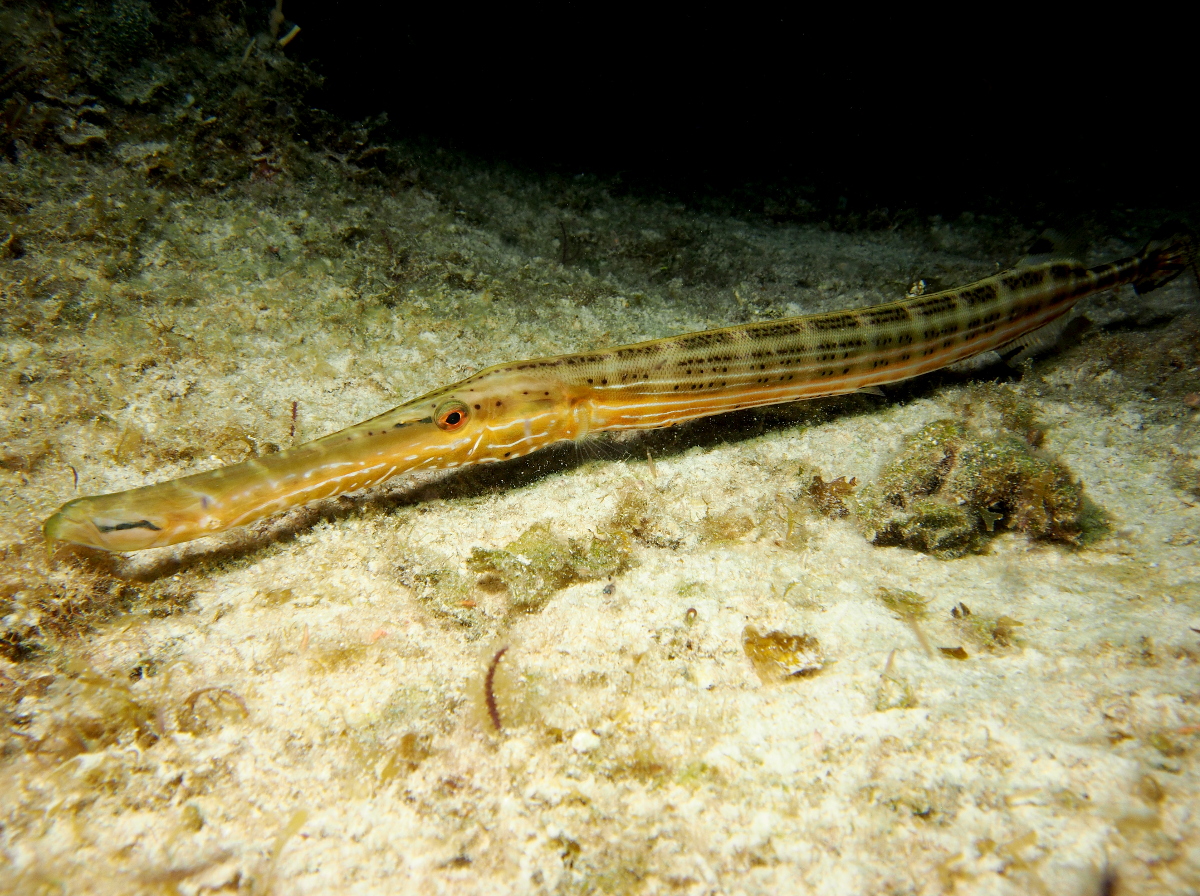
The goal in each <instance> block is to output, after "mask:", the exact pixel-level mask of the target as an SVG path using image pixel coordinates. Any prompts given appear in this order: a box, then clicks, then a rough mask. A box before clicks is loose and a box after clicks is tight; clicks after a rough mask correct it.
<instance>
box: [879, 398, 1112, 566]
mask: <svg viewBox="0 0 1200 896" xmlns="http://www.w3.org/2000/svg"><path fill="white" fill-rule="evenodd" d="M1089 512H1090V508H1089V506H1088V504H1087V502H1086V501H1085V499H1084V496H1083V490H1082V487H1081V486H1080V484H1079V483H1078V482H1076V480H1075V478H1074V477H1073V476H1072V475H1071V472H1070V471H1069V470H1068V469H1067V468H1066V467H1065V466H1064V465H1063V464H1062V463H1060V462H1059V461H1056V460H1053V459H1051V458H1048V457H1046V456H1044V455H1042V454H1041V453H1039V452H1037V451H1036V450H1035V449H1034V448H1033V447H1031V446H1030V445H1029V443H1028V442H1026V441H1024V440H1022V439H1020V438H1017V437H1016V436H1013V435H1010V434H1008V433H1002V434H999V435H996V436H984V435H983V434H981V433H979V432H977V431H975V430H973V429H971V428H970V427H968V426H966V425H964V424H962V423H959V422H958V421H955V420H937V421H935V422H933V423H930V424H929V425H927V426H925V427H923V428H922V429H920V430H919V431H918V432H917V433H916V434H914V435H913V436H912V437H910V438H909V440H908V442H907V443H906V444H905V446H904V449H903V450H902V451H901V452H900V455H899V456H898V457H897V458H896V459H895V460H893V461H892V462H891V463H890V464H888V466H887V467H886V468H885V469H884V471H883V473H882V474H881V475H880V477H879V478H878V479H877V480H876V481H875V482H874V483H872V484H871V485H870V486H868V487H867V488H865V489H864V490H863V492H862V496H861V499H860V501H859V508H858V521H859V525H860V527H861V528H862V530H863V532H864V534H865V535H866V536H867V537H868V538H869V539H871V541H873V542H874V543H875V544H877V545H903V546H904V547H908V548H912V549H913V550H918V551H923V552H925V553H929V554H933V555H934V556H936V557H941V558H943V559H947V558H952V557H960V556H962V555H963V554H966V553H968V552H970V551H972V550H977V549H978V548H979V547H980V546H981V545H982V544H983V542H984V541H985V540H986V539H987V538H988V536H989V535H990V534H991V533H993V532H995V531H997V529H998V528H999V527H1003V528H1009V529H1015V530H1017V531H1020V532H1024V533H1025V534H1027V535H1028V536H1029V537H1031V538H1038V539H1046V540H1049V541H1059V542H1066V543H1068V544H1078V543H1079V541H1080V538H1081V536H1082V535H1083V534H1084V531H1085V528H1086V525H1087V522H1088V517H1089Z"/></svg>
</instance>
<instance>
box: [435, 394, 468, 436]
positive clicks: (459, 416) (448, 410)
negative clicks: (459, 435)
mask: <svg viewBox="0 0 1200 896" xmlns="http://www.w3.org/2000/svg"><path fill="white" fill-rule="evenodd" d="M433 419H434V420H435V421H436V422H437V425H438V429H443V430H445V431H446V432H454V430H456V429H458V428H459V427H460V426H462V425H463V424H464V423H466V422H467V406H466V405H465V404H463V403H462V402H461V401H447V402H446V403H445V404H443V405H442V406H441V407H440V408H438V409H437V414H435V415H434V418H433Z"/></svg>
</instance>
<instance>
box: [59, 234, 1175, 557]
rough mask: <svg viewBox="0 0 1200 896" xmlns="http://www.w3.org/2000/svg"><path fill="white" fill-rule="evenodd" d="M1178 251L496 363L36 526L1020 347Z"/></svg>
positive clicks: (302, 482)
mask: <svg viewBox="0 0 1200 896" xmlns="http://www.w3.org/2000/svg"><path fill="white" fill-rule="evenodd" d="M1191 259H1192V255H1191V244H1190V241H1188V240H1187V239H1186V238H1183V237H1173V238H1171V239H1169V240H1162V241H1155V242H1152V243H1150V244H1149V245H1148V246H1146V248H1145V249H1143V250H1142V251H1141V252H1139V253H1138V254H1137V255H1134V256H1131V257H1129V258H1124V259H1121V260H1120V261H1116V262H1113V263H1111V264H1105V265H1100V266H1099V267H1095V268H1090V269H1089V268H1087V267H1085V266H1084V265H1082V264H1080V263H1078V262H1073V261H1048V262H1044V263H1040V264H1033V265H1029V266H1026V267H1022V268H1020V269H1018V270H1014V271H1008V272H1005V273H1001V274H997V275H995V276H993V277H988V278H986V279H984V280H980V281H978V282H976V283H972V284H970V285H968V286H964V287H962V288H960V289H952V290H947V291H944V292H937V293H932V294H929V295H923V296H918V297H915V298H909V299H905V300H904V301H900V302H892V303H889V304H886V305H876V306H874V307H871V308H864V309H861V310H856V311H841V312H834V313H829V314H814V315H807V316H803V317H791V318H785V319H783V320H777V321H772V322H768V323H753V324H745V325H742V326H737V327H726V328H724V329H719V330H706V331H704V332H700V333H691V334H688V335H684V336H675V337H671V338H668V339H656V340H653V341H650V342H640V343H637V344H635V345H627V346H622V347H620V348H614V349H609V350H605V351H597V352H584V353H582V354H575V355H559V356H557V357H551V358H542V359H539V360H531V361H519V362H515V363H511V364H501V365H497V366H495V367H489V368H487V369H486V370H482V371H480V372H479V373H477V374H475V375H474V376H472V377H469V378H468V379H465V380H463V381H462V382H459V383H454V384H453V385H450V386H446V387H444V388H442V389H438V390H436V391H433V392H430V393H428V394H427V395H423V396H421V397H420V398H417V399H414V400H413V401H411V402H409V403H407V404H403V405H400V406H399V407H397V408H393V409H392V410H390V411H388V412H387V413H385V414H382V415H380V416H378V417H375V418H372V419H371V420H368V421H366V422H364V423H359V424H357V425H355V426H351V427H350V428H348V429H343V430H341V431H340V432H336V433H333V434H332V435H328V436H325V437H323V438H320V439H316V440H315V441H312V442H308V443H307V444H304V445H300V446H297V447H295V448H292V449H290V450H288V451H283V452H280V453H278V454H273V455H267V456H264V457H260V458H256V459H253V460H248V461H245V462H244V463H239V464H234V465H231V466H227V467H221V468H218V469H215V470H210V471H208V472H205V473H197V474H195V475H193V476H186V477H184V478H181V479H172V480H170V481H167V482H161V483H158V484H156V485H148V486H145V487H143V488H136V489H131V490H129V491H123V492H116V493H114V494H109V495H98V496H95V497H89V498H79V499H77V500H74V501H70V502H68V503H67V504H64V505H63V507H62V508H61V509H60V510H59V511H58V512H57V513H56V514H54V515H53V516H52V517H50V518H49V519H48V520H47V521H46V523H45V525H44V527H43V531H44V533H45V536H46V538H47V540H49V541H52V542H53V541H65V542H73V543H75V544H82V545H87V546H90V547H94V548H101V549H104V550H109V551H136V550H141V549H143V548H150V547H159V546H162V545H170V544H177V543H179V542H184V541H190V540H191V539H193V538H198V537H200V536H202V535H209V534H212V533H215V532H221V531H223V530H225V529H229V528H232V527H235V526H242V525H245V524H246V523H250V522H253V521H254V520H258V519H262V518H263V517H266V516H270V515H271V514H275V513H279V512H280V511H284V510H287V509H288V508H291V507H297V506H299V505H301V504H304V503H307V502H309V501H315V500H317V499H320V498H328V497H331V496H333V495H339V494H343V493H345V492H349V491H354V490H356V489H361V488H367V487H369V486H373V485H378V484H379V483H381V482H384V481H385V480H387V479H390V478H391V477H393V476H397V475H399V474H401V473H407V472H411V471H414V470H433V469H446V468H452V467H459V466H465V465H468V464H477V463H489V462H493V461H502V460H507V459H509V458H513V457H520V456H522V455H525V454H529V453H530V452H531V451H536V450H538V449H539V448H543V447H545V446H547V445H550V444H552V443H554V442H560V441H564V440H571V439H579V438H582V437H584V436H586V435H588V434H590V433H595V432H608V431H617V430H634V429H653V428H657V427H663V426H671V425H673V424H676V423H681V422H684V421H687V420H695V419H697V418H700V417H707V416H710V415H712V414H721V413H725V412H727V411H734V410H738V409H741V408H752V407H761V406H763V405H771V404H779V403H782V402H789V401H796V400H799V399H806V398H818V397H822V396H828V395H839V394H843V393H847V392H854V391H856V390H859V389H863V388H869V387H872V386H880V385H884V384H887V383H894V382H898V381H900V380H904V379H908V378H909V377H914V376H919V375H920V374H923V373H928V372H929V371H932V370H937V369H939V368H942V367H946V366H948V365H950V364H954V363H956V362H959V361H963V360H966V359H968V358H971V357H973V356H975V355H978V354H980V353H982V352H985V351H990V350H995V349H1001V348H1003V347H1005V346H1015V347H1020V346H1022V345H1032V344H1036V341H1037V338H1038V337H1037V334H1038V333H1039V332H1040V333H1045V332H1046V330H1047V328H1051V327H1053V325H1054V324H1055V322H1056V321H1061V320H1062V319H1063V315H1064V314H1066V312H1067V311H1068V310H1069V309H1070V308H1071V307H1072V306H1073V305H1074V304H1075V303H1076V302H1077V301H1079V300H1080V299H1081V298H1083V297H1085V296H1089V295H1092V294H1093V293H1096V292H1100V291H1102V290H1105V289H1110V288H1112V287H1114V286H1119V285H1121V284H1126V283H1133V284H1136V285H1137V286H1138V289H1139V290H1140V291H1146V290H1148V289H1153V288H1155V287H1157V286H1160V285H1162V284H1163V283H1165V282H1167V281H1168V280H1170V279H1171V278H1173V277H1174V276H1176V275H1177V274H1178V273H1179V271H1181V270H1182V269H1183V268H1184V267H1186V266H1187V265H1188V264H1190V263H1192V261H1191Z"/></svg>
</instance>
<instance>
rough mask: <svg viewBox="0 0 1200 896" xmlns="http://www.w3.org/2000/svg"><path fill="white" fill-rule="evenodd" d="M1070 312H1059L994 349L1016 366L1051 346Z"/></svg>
mask: <svg viewBox="0 0 1200 896" xmlns="http://www.w3.org/2000/svg"><path fill="white" fill-rule="evenodd" d="M1071 317H1072V315H1071V313H1070V312H1067V313H1066V314H1061V315H1059V316H1058V317H1056V318H1055V319H1054V320H1052V321H1050V323H1048V324H1045V325H1044V326H1041V327H1038V328H1037V329H1036V330H1030V331H1029V332H1028V333H1025V334H1024V335H1021V336H1018V337H1017V338H1016V339H1014V340H1013V341H1012V342H1007V343H1005V344H1004V345H1002V346H1000V347H999V348H998V349H996V351H997V352H998V353H999V354H1000V356H1001V357H1002V358H1004V359H1005V361H1007V362H1008V365H1009V366H1010V367H1017V366H1019V365H1021V364H1024V363H1025V361H1026V360H1028V359H1029V358H1032V357H1033V356H1034V355H1036V354H1039V353H1041V352H1044V351H1045V350H1046V349H1048V348H1053V347H1054V346H1055V345H1056V344H1057V343H1058V340H1059V339H1060V338H1061V337H1062V334H1063V331H1064V330H1066V329H1067V324H1069V323H1070V322H1071Z"/></svg>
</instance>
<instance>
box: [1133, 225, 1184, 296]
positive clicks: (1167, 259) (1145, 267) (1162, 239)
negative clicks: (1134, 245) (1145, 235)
mask: <svg viewBox="0 0 1200 896" xmlns="http://www.w3.org/2000/svg"><path fill="white" fill-rule="evenodd" d="M1138 258H1139V259H1140V260H1141V265H1140V266H1141V269H1142V275H1141V276H1140V277H1139V278H1138V280H1137V282H1136V283H1134V289H1136V290H1137V291H1138V294H1139V295H1140V294H1142V293H1147V292H1150V291H1151V290H1153V289H1158V288H1159V287H1160V286H1162V285H1163V284H1165V283H1169V282H1170V281H1172V280H1174V279H1175V278H1176V277H1178V276H1179V274H1180V273H1181V272H1182V271H1183V270H1184V269H1185V268H1191V269H1192V273H1193V275H1195V277H1196V281H1197V283H1200V269H1197V267H1196V241H1195V239H1194V238H1193V237H1192V235H1191V234H1189V233H1187V232H1184V231H1172V230H1170V229H1168V230H1165V231H1163V232H1162V235H1161V236H1158V237H1155V238H1154V239H1152V240H1150V242H1148V243H1147V244H1146V247H1145V248H1144V249H1142V251H1141V252H1139V253H1138Z"/></svg>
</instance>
